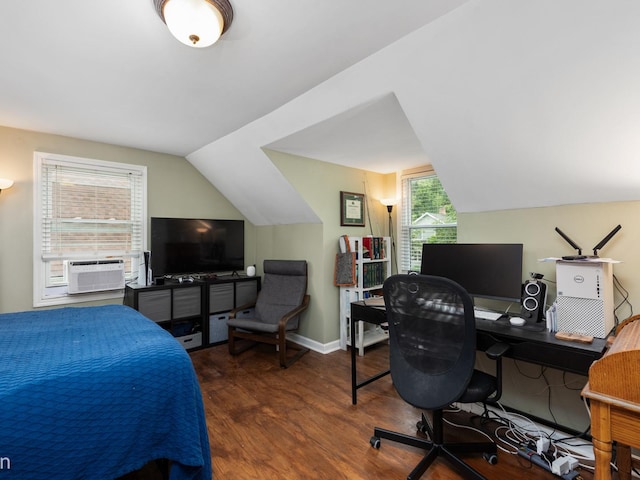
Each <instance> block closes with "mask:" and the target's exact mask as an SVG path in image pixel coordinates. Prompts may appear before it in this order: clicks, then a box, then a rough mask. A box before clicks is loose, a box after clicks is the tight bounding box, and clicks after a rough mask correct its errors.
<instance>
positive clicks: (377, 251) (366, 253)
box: [362, 235, 386, 260]
mask: <svg viewBox="0 0 640 480" xmlns="http://www.w3.org/2000/svg"><path fill="white" fill-rule="evenodd" d="M385 255H386V252H385V251H384V237H374V236H371V235H369V236H366V237H362V256H363V258H369V259H371V260H382V259H384V258H386V256H385Z"/></svg>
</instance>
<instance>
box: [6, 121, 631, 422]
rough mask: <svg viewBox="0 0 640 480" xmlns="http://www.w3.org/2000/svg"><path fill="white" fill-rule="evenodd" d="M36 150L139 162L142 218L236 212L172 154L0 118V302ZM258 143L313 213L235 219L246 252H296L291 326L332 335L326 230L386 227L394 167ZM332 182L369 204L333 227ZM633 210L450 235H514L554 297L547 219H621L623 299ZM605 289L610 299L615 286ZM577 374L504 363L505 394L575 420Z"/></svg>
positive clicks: (588, 237)
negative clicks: (301, 296)
mask: <svg viewBox="0 0 640 480" xmlns="http://www.w3.org/2000/svg"><path fill="white" fill-rule="evenodd" d="M35 150H41V151H46V152H53V153H61V154H67V155H74V156H81V157H89V158H97V159H101V160H110V161H121V162H125V163H133V164H141V165H146V166H147V167H148V179H149V181H148V199H149V211H148V213H149V216H150V217H151V216H176V217H211V218H240V219H244V218H243V217H242V215H240V213H239V212H238V211H237V210H236V209H235V207H233V206H232V205H231V204H230V203H229V202H228V201H227V200H226V199H225V198H224V197H223V196H222V195H221V194H220V193H219V192H218V191H217V190H216V189H215V188H214V187H212V186H211V185H210V184H209V182H207V181H206V179H204V178H203V177H202V176H201V175H200V174H199V173H198V172H197V171H196V170H195V169H194V168H193V167H192V166H191V164H190V163H189V162H187V161H186V160H185V159H184V158H182V157H176V156H172V155H164V154H158V153H153V152H147V151H142V150H136V149H130V148H125V147H118V146H113V145H106V144H100V143H95V142H88V141H83V140H78V139H72V138H66V137H61V136H55V135H47V134H41V133H36V132H28V131H23V130H16V129H11V128H5V127H0V177H7V178H12V179H14V180H15V185H14V187H13V188H11V189H9V190H5V191H4V192H2V194H0V285H1V288H0V312H11V311H19V310H29V309H31V308H32V307H31V305H32V284H33V282H32V259H33V247H32V245H33V234H32V231H33V213H32V212H33V152H34V151H35ZM267 153H268V155H269V156H270V158H271V159H272V161H273V162H274V164H275V165H276V166H277V167H278V168H279V169H280V171H281V172H282V173H283V175H284V176H285V177H286V178H287V179H288V180H289V181H290V182H291V183H292V185H293V186H294V187H295V188H296V189H297V190H298V192H299V193H300V195H301V196H302V197H303V198H304V200H305V201H307V202H308V204H309V205H310V206H311V207H312V208H313V209H314V211H315V212H316V213H317V214H318V216H319V217H320V218H321V220H322V223H320V224H311V225H280V226H270V227H254V226H253V225H251V224H250V223H248V222H246V223H245V225H246V233H245V236H246V238H247V245H246V252H245V254H246V263H247V265H248V264H256V265H257V267H258V273H259V274H261V273H262V271H261V270H262V267H261V262H262V260H264V259H265V258H292V259H293V258H305V259H307V260H308V261H309V268H310V281H309V292H310V294H311V296H312V300H311V307H310V310H309V312H308V313H307V315H306V317H305V321H304V322H303V323H302V328H301V332H300V333H301V334H302V335H303V336H305V337H308V338H310V339H312V340H314V341H316V342H319V343H320V344H328V343H331V342H337V339H338V337H339V317H338V303H339V302H338V292H339V289H338V288H337V287H335V286H334V285H333V265H334V264H333V262H334V257H335V253H336V252H337V248H338V244H337V239H338V237H339V236H340V235H342V234H348V235H352V236H361V235H367V234H373V235H387V234H388V232H387V228H388V227H387V225H388V223H387V219H388V217H387V211H386V208H385V207H384V206H382V205H381V204H380V203H379V201H378V200H379V199H380V198H385V197H390V196H393V194H394V193H395V192H394V191H393V189H394V188H395V185H396V176H395V175H378V174H373V173H371V172H365V171H362V170H357V169H352V168H347V167H342V166H338V165H333V164H328V163H324V162H319V161H316V160H309V159H305V158H301V157H296V156H293V155H287V154H282V153H279V152H273V151H269V152H267ZM340 191H350V192H359V193H365V194H366V195H367V199H368V207H369V212H370V215H369V216H368V217H367V220H366V224H367V225H366V227H364V228H362V227H341V226H340V218H339V213H340V204H339V192H340ZM396 211H397V209H394V213H393V215H394V224H397V222H396V221H395V213H396ZM639 216H640V202H622V203H608V204H595V205H574V206H560V207H549V208H539V209H526V210H506V211H500V212H488V213H475V214H460V215H459V241H460V242H522V243H523V244H524V252H525V260H524V272H525V275H527V273H526V272H529V271H535V272H540V273H543V274H544V276H545V279H547V280H549V281H550V283H549V287H550V294H551V298H553V297H554V296H555V284H554V283H552V282H553V280H555V269H554V265H553V264H547V263H540V262H538V259H539V258H543V257H550V256H561V255H567V254H571V253H573V251H572V250H571V247H570V246H569V245H567V244H566V243H565V242H564V240H562V238H561V237H560V236H559V235H558V234H557V233H556V232H555V231H554V227H556V226H557V227H559V228H561V229H562V230H563V231H564V232H565V233H567V234H568V235H569V236H570V237H572V238H573V239H574V240H575V241H576V242H578V243H579V244H580V245H581V246H582V247H583V248H584V249H585V251H586V253H590V249H591V248H592V247H593V246H594V245H595V244H596V243H597V242H598V241H599V240H600V239H601V238H602V237H604V236H605V235H606V234H607V233H608V232H609V231H611V229H613V227H615V226H616V225H617V224H621V225H622V227H623V228H622V230H621V231H620V232H618V234H617V235H616V236H615V237H614V238H613V240H611V242H610V243H609V244H608V245H607V246H606V247H605V248H604V249H603V250H602V251H601V252H600V253H601V256H607V257H612V258H615V259H618V260H621V261H622V262H623V263H620V264H618V265H616V266H615V268H614V273H615V275H616V278H617V279H618V280H619V281H620V282H621V284H622V285H623V286H624V288H626V289H627V290H628V291H629V294H630V301H631V302H633V301H634V300H635V299H637V298H638V295H639V294H640V281H638V280H636V278H635V276H634V274H633V272H634V271H637V269H638V267H639V266H640V253H639V252H638V251H636V250H635V248H634V247H635V239H636V238H639V236H640V225H638V224H637V223H636V221H635V220H636V218H638V217H639ZM616 300H617V301H620V300H621V297H620V295H617V297H616ZM629 313H630V311H629V309H628V308H626V307H624V308H622V309H621V311H620V314H619V317H620V318H625V317H626V316H627V315H628V314H629ZM480 362H481V363H482V362H483V359H480ZM543 374H544V377H546V379H545V378H544V377H543ZM527 377H537V378H535V379H528V378H527ZM585 380H586V379H585V378H584V377H580V376H575V375H564V374H562V372H558V371H554V370H552V369H547V370H546V371H544V372H543V371H542V370H541V369H540V367H538V366H535V365H529V364H524V363H521V362H519V363H517V364H516V363H514V362H507V368H506V377H505V387H506V388H505V390H506V391H505V397H504V402H505V404H507V405H512V406H517V407H518V408H520V409H522V410H524V411H527V412H531V413H533V414H535V415H537V416H540V417H543V418H551V414H550V413H549V408H548V403H547V402H548V398H549V394H550V395H551V397H550V398H551V400H550V406H551V409H552V411H553V414H554V415H555V417H556V419H557V420H558V422H560V423H561V424H564V425H568V426H571V427H572V428H575V429H577V430H581V429H583V428H585V427H586V425H587V423H588V418H587V416H586V413H585V409H584V408H583V407H582V403H581V401H580V398H579V389H580V387H581V386H582V384H584V382H585Z"/></svg>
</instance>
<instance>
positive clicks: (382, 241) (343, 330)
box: [340, 236, 391, 356]
mask: <svg viewBox="0 0 640 480" xmlns="http://www.w3.org/2000/svg"><path fill="white" fill-rule="evenodd" d="M376 238H377V239H379V242H378V246H377V247H375V248H372V249H371V252H369V255H368V256H365V253H366V251H367V248H366V246H367V245H368V244H370V243H371V244H372V246H373V242H374V239H376ZM363 239H364V241H363ZM368 239H371V240H368ZM349 243H350V246H351V251H352V252H356V279H357V283H356V284H355V285H353V286H350V287H340V348H342V349H343V350H346V348H347V347H348V346H351V345H352V341H351V338H350V336H351V333H350V332H351V303H352V302H356V301H359V300H363V299H365V298H369V297H372V296H377V295H381V294H382V284H383V283H384V280H385V279H386V278H387V277H389V276H390V275H391V241H390V238H389V237H351V236H350V237H349ZM388 338H389V335H388V333H387V331H386V330H384V329H382V328H381V327H380V326H378V325H371V324H367V323H365V322H358V324H357V325H356V338H355V348H357V349H358V355H360V356H363V355H364V349H365V348H366V347H368V346H370V345H374V344H376V343H379V342H383V341H387V339H388Z"/></svg>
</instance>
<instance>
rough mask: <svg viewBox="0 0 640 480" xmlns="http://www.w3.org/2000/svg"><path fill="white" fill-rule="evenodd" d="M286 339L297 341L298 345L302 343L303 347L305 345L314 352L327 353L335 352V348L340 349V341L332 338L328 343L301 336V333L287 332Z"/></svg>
mask: <svg viewBox="0 0 640 480" xmlns="http://www.w3.org/2000/svg"><path fill="white" fill-rule="evenodd" d="M287 339H288V340H291V341H292V342H295V343H297V344H298V345H302V346H303V347H307V348H308V349H309V350H313V351H314V352H318V353H322V354H327V353H331V352H335V351H336V350H340V341H339V340H334V341H333V342H329V343H320V342H316V341H315V340H311V339H310V338H307V337H303V336H302V335H298V334H297V333H287Z"/></svg>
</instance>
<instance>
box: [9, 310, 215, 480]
mask: <svg viewBox="0 0 640 480" xmlns="http://www.w3.org/2000/svg"><path fill="white" fill-rule="evenodd" d="M156 459H168V460H169V461H170V464H171V468H170V477H169V478H170V479H172V480H182V479H194V480H210V479H211V476H212V474H211V457H210V451H209V440H208V436H207V427H206V423H205V417H204V409H203V404H202V396H201V392H200V386H199V384H198V380H197V377H196V375H195V372H194V369H193V365H192V363H191V360H190V358H189V356H188V354H187V353H186V352H185V350H184V349H183V347H182V346H181V345H180V344H179V343H178V342H177V341H176V340H175V339H174V338H173V337H172V336H171V335H170V334H169V333H168V332H166V331H165V330H163V329H162V328H161V327H159V326H158V325H156V324H155V323H154V322H153V321H151V320H149V319H147V318H146V317H144V316H142V315H141V314H140V313H138V312H137V311H135V310H133V309H131V308H129V307H125V306H122V305H108V306H99V307H75V308H74V307H69V308H60V309H55V310H45V311H33V312H19V313H6V314H0V476H2V473H5V474H7V473H10V476H11V478H20V479H21V480H28V479H34V480H42V479H43V478H47V479H64V480H69V479H92V480H93V479H114V478H117V477H119V476H122V475H125V474H127V473H129V472H132V471H135V470H137V469H139V468H141V467H142V466H143V465H145V464H146V463H148V462H150V461H153V460H156ZM7 478H8V477H7Z"/></svg>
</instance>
